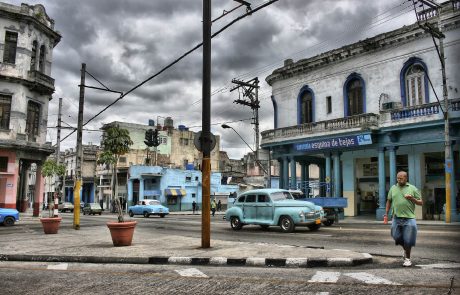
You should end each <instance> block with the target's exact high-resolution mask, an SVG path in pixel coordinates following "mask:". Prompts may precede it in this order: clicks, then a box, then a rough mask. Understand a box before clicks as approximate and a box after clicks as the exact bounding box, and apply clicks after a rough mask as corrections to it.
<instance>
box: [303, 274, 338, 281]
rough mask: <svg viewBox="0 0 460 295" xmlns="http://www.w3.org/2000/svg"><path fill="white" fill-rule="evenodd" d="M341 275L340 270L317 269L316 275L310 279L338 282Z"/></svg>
mask: <svg viewBox="0 0 460 295" xmlns="http://www.w3.org/2000/svg"><path fill="white" fill-rule="evenodd" d="M339 277H340V272H332V271H317V272H316V273H315V275H314V276H313V277H312V278H311V279H310V280H309V281H308V282H309V283H337V281H338V280H339Z"/></svg>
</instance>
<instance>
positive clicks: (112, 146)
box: [98, 125, 133, 222]
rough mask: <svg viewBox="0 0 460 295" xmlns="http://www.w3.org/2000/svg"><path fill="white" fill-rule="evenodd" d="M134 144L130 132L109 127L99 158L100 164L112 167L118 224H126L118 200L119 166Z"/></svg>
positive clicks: (113, 194)
mask: <svg viewBox="0 0 460 295" xmlns="http://www.w3.org/2000/svg"><path fill="white" fill-rule="evenodd" d="M132 144H133V141H132V140H131V137H130V136H129V131H128V130H127V129H123V128H120V127H119V126H118V125H116V126H112V127H109V128H107V129H106V130H105V132H104V135H103V138H102V142H101V145H102V148H103V152H102V153H101V155H100V156H99V160H98V162H99V163H104V164H110V165H111V167H112V184H111V185H112V199H114V200H115V207H116V209H117V213H118V222H124V219H123V211H122V208H121V204H120V199H119V198H118V192H117V189H118V177H117V174H116V173H117V164H118V160H119V158H120V156H121V155H124V154H126V153H127V152H129V149H130V146H131V145H132ZM114 179H115V181H113V180H114Z"/></svg>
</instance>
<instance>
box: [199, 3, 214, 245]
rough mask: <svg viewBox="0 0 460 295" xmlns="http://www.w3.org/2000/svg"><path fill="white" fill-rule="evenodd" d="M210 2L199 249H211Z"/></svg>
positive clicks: (205, 5)
mask: <svg viewBox="0 0 460 295" xmlns="http://www.w3.org/2000/svg"><path fill="white" fill-rule="evenodd" d="M211 24H212V21H211V0H203V86H202V87H203V89H202V95H203V96H202V97H203V106H202V108H203V110H202V112H203V118H202V125H203V131H202V136H201V147H202V152H203V161H202V165H201V169H202V177H203V185H202V187H201V190H202V191H201V197H202V200H201V201H202V204H201V206H202V207H203V209H202V214H201V247H202V248H210V247H211V212H210V209H211Z"/></svg>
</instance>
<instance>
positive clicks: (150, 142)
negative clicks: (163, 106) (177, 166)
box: [144, 129, 157, 147]
mask: <svg viewBox="0 0 460 295" xmlns="http://www.w3.org/2000/svg"><path fill="white" fill-rule="evenodd" d="M155 131H157V130H155ZM144 143H145V145H146V146H148V147H151V146H156V145H155V144H154V139H153V129H149V130H147V131H145V141H144Z"/></svg>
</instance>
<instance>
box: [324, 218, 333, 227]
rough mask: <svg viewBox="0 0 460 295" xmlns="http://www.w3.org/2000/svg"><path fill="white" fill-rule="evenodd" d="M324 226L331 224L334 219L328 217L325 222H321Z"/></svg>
mask: <svg viewBox="0 0 460 295" xmlns="http://www.w3.org/2000/svg"><path fill="white" fill-rule="evenodd" d="M323 224H324V225H325V226H331V225H333V224H334V219H328V220H326V221H325V222H323Z"/></svg>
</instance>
